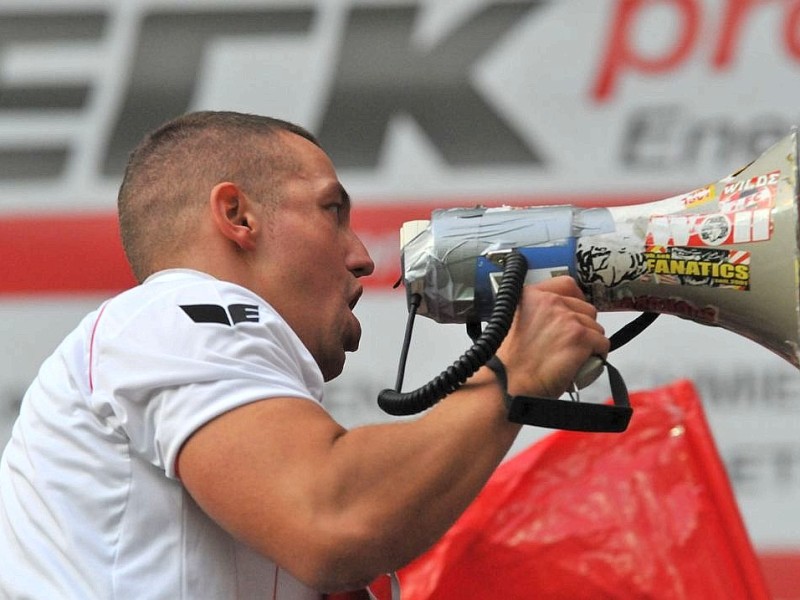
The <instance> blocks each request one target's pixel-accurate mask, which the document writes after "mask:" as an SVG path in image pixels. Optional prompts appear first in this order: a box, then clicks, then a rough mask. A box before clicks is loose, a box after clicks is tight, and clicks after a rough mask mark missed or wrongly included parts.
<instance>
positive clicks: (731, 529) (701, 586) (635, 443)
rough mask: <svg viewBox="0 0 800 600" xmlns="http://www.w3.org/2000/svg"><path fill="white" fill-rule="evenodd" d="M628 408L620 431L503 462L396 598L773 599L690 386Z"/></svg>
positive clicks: (647, 396)
mask: <svg viewBox="0 0 800 600" xmlns="http://www.w3.org/2000/svg"><path fill="white" fill-rule="evenodd" d="M631 403H632V405H633V407H634V414H633V418H632V420H631V424H630V426H629V428H628V431H626V432H625V433H623V434H609V433H599V434H591V433H575V432H567V431H559V432H556V433H554V434H552V435H550V436H549V437H547V438H545V439H543V440H542V441H540V442H538V443H536V444H534V445H532V446H531V447H530V448H528V449H527V450H526V451H524V452H522V453H521V454H519V455H518V456H516V457H514V458H513V459H511V460H509V461H507V462H505V463H504V464H503V465H501V466H500V468H499V469H498V470H497V472H496V473H495V475H494V476H493V477H492V478H491V480H490V481H489V482H488V484H487V485H486V487H485V489H484V490H483V491H482V492H481V494H480V495H479V497H478V498H477V499H476V500H475V502H474V503H473V504H472V505H471V506H470V507H469V509H468V510H467V511H466V512H465V513H464V514H463V515H462V517H461V519H460V520H459V521H458V522H457V523H456V524H455V525H454V526H453V527H452V528H451V530H450V531H449V532H448V533H447V534H446V535H445V536H444V537H443V538H442V540H440V542H439V543H438V544H437V545H435V546H434V547H433V548H432V549H431V550H430V551H429V552H427V553H426V554H425V555H423V556H422V557H420V558H419V559H417V560H416V561H414V562H413V563H412V564H410V565H409V566H408V567H406V568H405V569H404V570H403V571H402V572H401V573H400V580H401V583H402V589H403V599H404V600H427V599H431V600H433V599H436V600H448V599H452V600H456V599H458V600H462V599H463V598H470V599H471V600H497V599H498V598H502V599H503V600H515V599H520V600H523V599H524V600H529V599H530V598H537V600H542V599H549V598H559V599H561V598H569V599H570V600H581V599H586V600H598V599H601V598H609V599H611V598H613V599H614V600H626V599H630V600H633V599H641V598H658V599H659V600H672V599H675V600H681V599H686V600H695V599H697V598H704V599H714V598H720V599H725V600H730V599H737V598H742V599H745V598H746V599H748V600H753V599H756V600H757V599H760V598H769V593H768V592H767V587H766V584H765V581H764V578H763V576H762V573H761V571H760V568H759V565H758V560H757V558H756V555H755V553H754V551H753V547H752V545H751V543H750V540H749V538H748V535H747V532H746V530H745V527H744V524H743V522H742V519H741V516H740V513H739V509H738V506H737V504H736V501H735V498H734V496H733V492H732V490H731V487H730V483H729V480H728V477H727V474H726V472H725V469H724V467H723V464H722V461H721V460H720V457H719V454H718V452H717V450H716V446H715V444H714V441H713V437H712V434H711V432H710V430H709V428H708V424H707V422H706V420H705V417H704V415H703V411H702V407H701V404H700V400H699V398H698V396H697V393H696V391H695V389H694V387H693V386H692V384H691V383H689V382H688V381H679V382H676V383H674V384H672V385H670V386H667V387H664V388H660V389H656V390H653V391H648V392H639V393H636V394H632V395H631Z"/></svg>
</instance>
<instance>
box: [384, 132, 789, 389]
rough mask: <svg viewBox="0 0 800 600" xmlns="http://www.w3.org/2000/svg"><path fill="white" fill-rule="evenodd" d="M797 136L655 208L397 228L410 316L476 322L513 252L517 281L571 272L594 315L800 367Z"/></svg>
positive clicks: (466, 212)
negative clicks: (653, 323)
mask: <svg viewBox="0 0 800 600" xmlns="http://www.w3.org/2000/svg"><path fill="white" fill-rule="evenodd" d="M797 136H798V133H797V131H796V130H795V131H792V132H791V133H790V134H789V135H787V136H786V137H784V138H783V139H781V140H780V141H778V142H777V143H776V144H774V145H773V146H772V147H771V148H769V149H768V150H767V151H765V152H764V153H763V154H762V155H761V156H760V157H759V158H757V159H756V160H754V161H753V162H751V163H750V164H748V165H747V166H745V167H744V168H742V169H740V170H738V171H736V172H735V173H732V174H731V175H729V176H727V177H725V178H723V179H721V180H718V181H716V182H714V183H711V184H708V185H704V186H702V187H699V188H697V189H693V190H691V191H689V192H686V193H684V194H679V195H677V196H673V197H670V198H666V199H663V200H658V201H654V202H648V203H643V204H638V205H626V206H607V207H601V208H580V207H575V206H569V205H558V206H533V207H498V208H486V207H475V208H451V209H442V210H436V211H434V212H433V213H432V215H431V219H430V220H426V221H410V222H407V223H404V224H403V226H402V228H401V232H400V233H401V247H402V268H403V282H404V284H405V288H406V293H407V299H408V303H409V308H410V309H411V307H412V305H413V308H414V311H415V313H416V314H419V315H422V316H426V317H429V318H431V319H433V320H435V321H437V322H439V323H466V324H468V325H469V324H471V323H472V324H474V323H476V322H482V321H485V320H486V319H488V318H489V316H490V315H491V314H492V311H493V309H494V305H495V299H496V293H497V290H498V283H499V281H500V280H501V277H502V272H503V262H504V258H503V257H504V256H505V255H506V253H508V252H510V251H513V252H515V253H519V254H521V255H523V256H524V257H525V259H526V262H527V272H526V274H525V281H526V282H536V281H539V280H541V279H544V278H548V277H553V276H555V275H562V274H568V275H570V276H572V277H573V278H574V279H575V280H576V281H577V282H578V284H579V285H580V286H581V288H582V289H583V291H584V292H585V294H586V296H587V299H588V300H589V301H590V302H591V303H592V304H593V305H594V306H596V307H597V309H598V310H600V311H640V312H644V313H646V314H656V315H657V314H671V315H677V316H679V317H683V318H685V319H689V320H692V321H695V322H697V323H701V324H704V325H712V326H719V327H723V328H725V329H728V330H730V331H732V332H734V333H737V334H739V335H742V336H744V337H747V338H749V339H751V340H753V341H755V342H756V343H758V344H760V345H761V346H763V347H765V348H768V349H769V350H771V351H773V352H774V353H776V354H777V355H778V356H780V357H782V358H783V359H785V360H786V361H788V362H790V363H791V364H793V365H794V366H795V367H798V368H800V291H799V290H800V285H799V284H798V278H799V277H800V274H799V272H798V264H800V263H798V254H799V253H800V249H799V248H798V239H799V238H798V206H797V204H798V137H797ZM398 391H399V390H398Z"/></svg>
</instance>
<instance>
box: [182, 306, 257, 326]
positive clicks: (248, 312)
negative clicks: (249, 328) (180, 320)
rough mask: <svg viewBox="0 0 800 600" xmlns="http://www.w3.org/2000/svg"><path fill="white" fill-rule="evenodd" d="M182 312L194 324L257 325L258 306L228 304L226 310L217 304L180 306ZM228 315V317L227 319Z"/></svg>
mask: <svg viewBox="0 0 800 600" xmlns="http://www.w3.org/2000/svg"><path fill="white" fill-rule="evenodd" d="M180 306H181V308H182V309H183V312H185V313H186V314H187V315H189V318H190V319H191V320H192V321H194V322H195V323H220V324H221V325H229V326H230V325H236V324H237V323H243V322H248V323H258V306H256V305H255V304H230V305H228V309H227V310H226V309H225V307H224V306H220V305H218V304H181V305H180ZM229 315H230V317H229Z"/></svg>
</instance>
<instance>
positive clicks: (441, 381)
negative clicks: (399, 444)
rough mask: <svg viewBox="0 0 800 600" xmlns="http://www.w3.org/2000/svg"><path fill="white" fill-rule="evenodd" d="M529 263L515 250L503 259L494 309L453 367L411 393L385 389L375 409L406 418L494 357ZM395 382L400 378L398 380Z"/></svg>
mask: <svg viewBox="0 0 800 600" xmlns="http://www.w3.org/2000/svg"><path fill="white" fill-rule="evenodd" d="M527 272H528V261H527V260H525V257H524V256H523V255H522V254H520V253H519V252H516V251H511V252H509V253H508V254H506V255H505V256H504V257H503V278H502V280H501V282H500V286H499V288H498V290H497V294H496V295H495V303H494V308H493V309H492V314H491V316H490V317H489V321H488V323H487V324H486V327H485V328H484V329H483V331H482V332H481V334H480V335H479V336H478V338H477V339H476V340H475V342H474V343H473V345H472V346H471V347H470V348H469V349H468V350H467V351H466V352H465V353H464V354H463V355H462V356H461V357H460V358H459V359H458V360H456V361H455V362H454V363H453V364H452V365H450V366H449V367H448V368H447V369H445V370H444V371H442V372H441V373H440V374H439V375H437V376H436V377H434V378H433V379H432V380H431V381H429V382H428V383H427V384H425V385H423V386H422V387H420V388H417V389H416V390H413V391H411V392H401V391H400V390H399V389H397V390H391V389H385V390H383V391H382V392H381V393H380V394H378V406H380V408H381V409H382V410H383V411H384V412H386V413H388V414H390V415H394V416H407V415H414V414H417V413H420V412H422V411H424V410H427V409H429V408H430V407H431V406H433V405H434V404H436V403H437V402H439V401H440V400H441V399H442V398H444V397H445V396H447V395H448V394H451V393H453V392H454V391H456V390H457V389H458V388H460V387H461V386H462V385H463V384H464V382H465V381H466V380H467V379H469V377H470V376H472V374H473V373H475V371H477V370H478V369H480V368H481V367H482V366H483V365H484V364H486V361H487V360H489V359H490V358H491V357H492V356H494V354H495V352H497V349H498V348H499V347H500V344H501V343H502V342H503V340H504V339H505V337H506V335H507V334H508V331H509V329H510V328H511V322H512V321H513V320H514V313H515V311H516V310H517V304H518V303H519V299H520V296H521V295H522V286H523V284H524V283H525V275H526V273H527ZM398 381H402V378H400V377H398Z"/></svg>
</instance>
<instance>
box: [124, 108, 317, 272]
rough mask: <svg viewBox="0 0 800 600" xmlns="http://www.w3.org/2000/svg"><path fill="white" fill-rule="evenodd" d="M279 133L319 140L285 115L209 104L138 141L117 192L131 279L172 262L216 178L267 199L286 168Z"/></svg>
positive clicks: (270, 202)
mask: <svg viewBox="0 0 800 600" xmlns="http://www.w3.org/2000/svg"><path fill="white" fill-rule="evenodd" d="M281 133H292V134H295V135H299V136H301V137H303V138H305V139H307V140H309V141H310V142H312V143H313V144H315V145H317V146H319V143H318V142H317V140H316V139H315V138H314V136H313V135H312V134H311V133H309V132H308V131H306V130H305V129H303V128H302V127H300V126H298V125H294V124H293V123H289V122H287V121H283V120H280V119H273V118H270V117H264V116H260V115H249V114H242V113H234V112H213V111H204V112H196V113H190V114H187V115H184V116H181V117H178V118H177V119H174V120H172V121H169V122H168V123H165V124H164V125H162V126H161V127H159V128H158V129H156V130H155V131H153V132H152V133H150V134H148V135H147V136H146V137H145V138H144V140H142V142H141V143H140V144H139V145H138V146H137V147H136V149H135V150H134V151H133V152H132V153H131V156H130V159H129V161H128V166H127V169H126V170H125V176H124V178H123V180H122V185H121V186H120V190H119V196H118V209H119V222H120V233H121V236H122V244H123V247H124V248H125V253H126V255H127V257H128V261H129V262H130V265H131V268H132V270H133V273H134V275H135V277H136V278H137V280H139V281H143V280H144V279H146V278H147V276H149V275H150V274H152V273H154V272H155V271H158V270H160V269H162V268H165V267H167V266H172V265H171V261H172V260H173V259H174V257H176V255H178V254H180V252H181V250H182V249H183V248H185V245H186V242H187V240H188V239H190V238H191V236H193V235H194V232H193V229H194V227H195V226H196V223H197V217H198V214H199V211H202V210H203V209H204V208H205V206H206V203H207V201H208V194H209V191H210V190H211V189H212V188H213V187H214V185H216V184H217V183H219V182H222V181H230V182H233V183H234V184H236V185H237V186H239V187H240V188H241V190H242V191H243V192H244V193H247V194H249V195H250V196H251V197H252V198H254V199H257V200H258V201H259V202H261V203H262V204H265V205H267V206H271V205H273V203H274V202H275V201H276V199H277V196H278V194H277V192H276V190H277V187H278V183H279V182H280V178H281V177H282V176H284V175H285V173H286V171H287V170H290V169H291V164H290V161H291V157H289V156H287V154H286V153H285V152H283V151H282V148H281V145H280V143H279V140H278V138H279V135H280V134H281Z"/></svg>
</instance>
